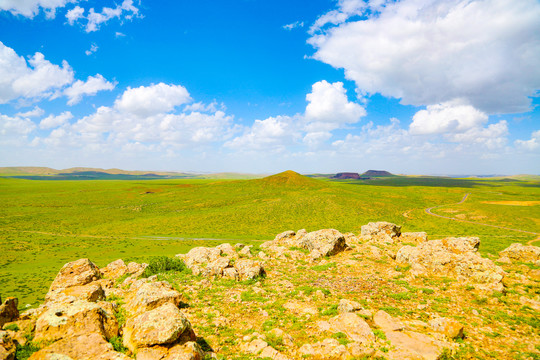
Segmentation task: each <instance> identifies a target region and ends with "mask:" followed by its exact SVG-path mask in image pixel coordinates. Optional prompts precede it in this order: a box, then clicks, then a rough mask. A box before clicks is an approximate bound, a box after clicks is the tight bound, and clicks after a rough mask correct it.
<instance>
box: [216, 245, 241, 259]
mask: <svg viewBox="0 0 540 360" xmlns="http://www.w3.org/2000/svg"><path fill="white" fill-rule="evenodd" d="M237 245H238V244H237ZM235 246H236V245H235ZM244 246H245V245H242V248H243V247H244ZM216 249H219V250H221V253H222V254H225V255H227V256H228V257H230V258H236V257H238V254H237V253H236V249H235V248H234V247H233V246H232V245H231V244H229V243H225V244H220V245H218V246H216Z"/></svg>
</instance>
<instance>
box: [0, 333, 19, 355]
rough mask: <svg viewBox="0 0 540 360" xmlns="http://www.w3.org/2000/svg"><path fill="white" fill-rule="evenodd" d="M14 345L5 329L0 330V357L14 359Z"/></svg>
mask: <svg viewBox="0 0 540 360" xmlns="http://www.w3.org/2000/svg"><path fill="white" fill-rule="evenodd" d="M15 350H16V346H15V343H14V342H13V339H11V336H9V334H8V332H7V331H2V330H0V359H1V360H15Z"/></svg>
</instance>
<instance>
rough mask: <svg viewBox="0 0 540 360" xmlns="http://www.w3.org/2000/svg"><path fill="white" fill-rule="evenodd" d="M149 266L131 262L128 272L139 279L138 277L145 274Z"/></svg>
mask: <svg viewBox="0 0 540 360" xmlns="http://www.w3.org/2000/svg"><path fill="white" fill-rule="evenodd" d="M147 266H148V264H138V263H136V262H130V263H129V264H128V265H127V271H128V273H129V274H131V275H133V276H135V277H137V276H140V275H141V274H142V273H143V272H144V269H146V267H147Z"/></svg>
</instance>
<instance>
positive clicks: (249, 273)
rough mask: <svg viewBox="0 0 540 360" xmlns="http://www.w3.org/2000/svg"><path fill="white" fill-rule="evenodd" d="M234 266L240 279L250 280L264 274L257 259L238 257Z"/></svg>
mask: <svg viewBox="0 0 540 360" xmlns="http://www.w3.org/2000/svg"><path fill="white" fill-rule="evenodd" d="M234 267H235V268H236V270H237V271H238V276H239V277H240V280H251V279H255V278H257V277H260V276H264V275H265V271H264V268H263V267H262V265H261V264H260V263H259V262H258V261H254V260H249V259H240V260H237V261H236V262H235V264H234Z"/></svg>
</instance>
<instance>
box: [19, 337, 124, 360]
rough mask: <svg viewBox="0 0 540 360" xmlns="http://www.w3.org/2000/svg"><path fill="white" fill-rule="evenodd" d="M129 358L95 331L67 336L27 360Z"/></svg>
mask: <svg viewBox="0 0 540 360" xmlns="http://www.w3.org/2000/svg"><path fill="white" fill-rule="evenodd" d="M69 359H73V360H90V359H92V360H129V359H130V358H129V357H128V356H126V355H124V354H122V353H119V352H116V351H114V350H113V347H112V345H111V344H109V343H108V342H107V341H105V339H103V337H102V336H101V335H99V334H97V333H87V334H81V335H78V336H73V337H68V338H65V339H62V340H60V341H57V342H55V343H53V344H52V345H49V346H47V347H45V348H44V349H41V350H39V351H38V352H36V353H34V354H32V356H30V358H29V360H69Z"/></svg>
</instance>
